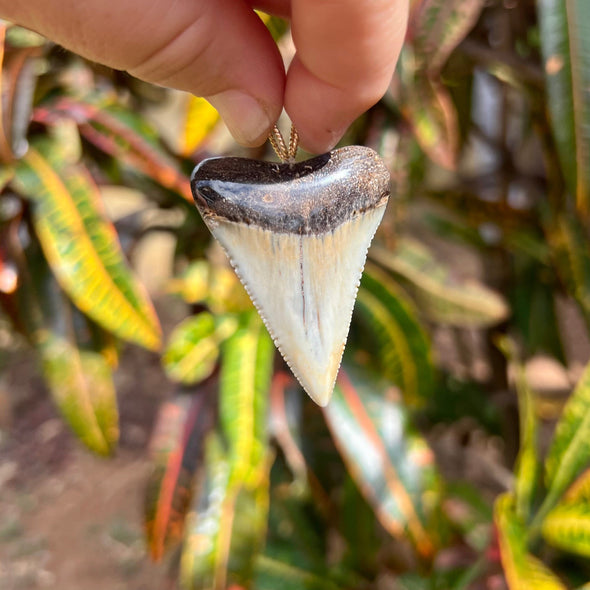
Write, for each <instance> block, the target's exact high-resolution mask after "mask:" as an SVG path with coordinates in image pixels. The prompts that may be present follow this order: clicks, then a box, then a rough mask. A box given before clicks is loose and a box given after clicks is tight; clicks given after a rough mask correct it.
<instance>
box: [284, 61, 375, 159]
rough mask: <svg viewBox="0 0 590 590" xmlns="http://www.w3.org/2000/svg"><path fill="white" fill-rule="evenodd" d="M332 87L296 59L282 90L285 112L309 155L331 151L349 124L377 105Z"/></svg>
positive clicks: (362, 97)
mask: <svg viewBox="0 0 590 590" xmlns="http://www.w3.org/2000/svg"><path fill="white" fill-rule="evenodd" d="M377 100H379V97H377V98H376V99H375V100H373V101H371V100H368V99H367V98H365V97H364V96H359V95H357V96H355V95H354V94H352V93H350V92H347V91H345V90H341V89H339V88H336V87H334V86H331V85H330V84H328V83H327V82H324V81H323V80H320V79H319V78H317V77H316V76H314V75H313V74H312V73H310V72H309V71H308V70H307V69H306V68H305V66H304V65H303V64H302V63H301V61H300V60H299V59H298V58H297V57H295V59H294V60H293V62H292V63H291V67H290V68H289V73H288V76H287V85H286V88H285V110H286V111H287V114H288V115H289V117H290V119H291V121H292V122H293V125H295V128H296V129H297V132H298V134H299V141H300V143H301V146H302V147H303V148H304V149H305V150H306V151H309V152H311V153H317V154H319V153H323V152H326V151H329V150H331V149H332V148H333V147H334V146H335V145H336V144H337V143H338V142H339V141H340V139H341V138H342V136H343V135H344V133H345V132H346V130H347V129H348V127H349V126H350V125H351V123H352V122H353V121H354V120H355V119H356V118H357V117H358V116H360V115H361V114H362V113H363V112H364V111H365V110H366V109H368V108H369V107H370V106H372V103H374V102H377Z"/></svg>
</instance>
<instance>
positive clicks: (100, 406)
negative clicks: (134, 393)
mask: <svg viewBox="0 0 590 590" xmlns="http://www.w3.org/2000/svg"><path fill="white" fill-rule="evenodd" d="M38 348H39V351H40V353H41V359H42V368H43V374H44V376H45V379H46V380H47V384H48V385H49V389H50V390H51V394H52V397H53V400H54V402H55V404H56V405H57V407H58V409H59V411H60V413H61V415H62V416H63V417H64V419H65V420H66V422H67V423H68V424H69V425H70V428H71V429H72V430H73V431H74V433H75V434H76V435H77V436H78V438H79V439H80V440H81V441H82V442H83V443H84V444H85V445H86V446H87V447H88V448H89V449H91V450H93V451H94V452H95V453H98V454H99V455H110V454H111V453H112V452H113V450H114V448H115V446H116V443H117V440H118V438H119V427H118V412H117V397H116V394H115V387H114V384H113V379H112V374H111V368H110V367H109V365H108V363H107V361H106V360H105V358H104V357H103V356H102V354H100V353H99V352H94V351H90V350H80V349H79V348H77V347H76V346H75V345H73V344H72V343H71V342H68V340H66V339H65V338H60V337H58V336H56V335H54V334H46V335H44V336H42V337H41V338H40V342H39V345H38Z"/></svg>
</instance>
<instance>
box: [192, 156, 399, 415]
mask: <svg viewBox="0 0 590 590" xmlns="http://www.w3.org/2000/svg"><path fill="white" fill-rule="evenodd" d="M191 186H192V189H193V195H194V198H195V202H196V204H197V208H198V209H199V211H200V213H201V215H202V217H203V219H204V221H205V223H206V224H207V227H208V228H209V229H210V230H211V232H212V234H213V235H214V236H215V238H216V239H217V240H218V241H219V242H220V243H221V245H222V246H223V248H224V249H225V251H226V253H227V255H228V256H229V258H230V261H231V264H232V266H233V267H234V269H235V271H236V273H237V274H238V276H239V278H240V280H241V281H242V283H243V284H244V286H245V287H246V290H247V291H248V293H249V295H250V297H251V299H252V301H253V302H254V305H255V306H256V308H257V309H258V312H259V313H260V316H261V317H262V319H263V321H264V323H265V324H266V327H267V328H268V331H269V332H270V335H271V336H272V338H273V340H274V342H275V344H276V346H277V348H278V349H279V350H280V352H281V354H282V355H283V357H284V359H285V361H286V362H287V364H288V365H289V367H290V368H291V370H292V371H293V373H294V374H295V376H296V377H297V379H298V380H299V381H300V383H301V385H303V388H304V389H305V390H306V391H307V393H308V394H309V396H310V397H311V398H312V399H313V400H314V401H315V402H316V403H317V404H319V405H320V406H325V405H326V404H327V403H328V401H329V400H330V396H331V394H332V390H333V388H334V382H335V380H336V376H337V374H338V369H339V367H340V362H341V360H342V354H343V352H344V345H345V343H346V338H347V336H348V330H349V327H350V320H351V317H352V310H353V307H354V302H355V299H356V293H357V290H358V285H359V282H360V278H361V274H362V271H363V267H364V265H365V260H366V257H367V250H368V248H369V245H370V243H371V240H372V239H373V236H374V234H375V231H376V230H377V227H378V226H379V223H380V222H381V219H382V217H383V213H384V211H385V206H386V204H387V200H388V198H389V172H388V171H387V168H386V167H385V165H384V164H383V162H382V160H381V159H380V158H379V156H378V155H377V154H376V153H375V152H374V151H373V150H371V149H369V148H365V147H359V146H351V147H345V148H341V149H338V150H334V151H332V152H329V153H327V154H323V155H321V156H317V157H315V158H312V159H311V160H307V161H305V162H299V163H296V164H289V163H283V164H278V163H274V162H261V161H256V160H249V159H246V158H212V159H209V160H205V161H203V162H201V163H200V164H199V165H198V166H197V167H196V168H195V170H194V172H193V175H192V179H191Z"/></svg>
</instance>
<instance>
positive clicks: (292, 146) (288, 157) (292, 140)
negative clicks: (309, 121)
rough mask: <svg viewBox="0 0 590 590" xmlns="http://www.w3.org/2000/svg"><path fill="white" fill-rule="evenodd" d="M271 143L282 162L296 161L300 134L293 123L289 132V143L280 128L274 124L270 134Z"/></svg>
mask: <svg viewBox="0 0 590 590" xmlns="http://www.w3.org/2000/svg"><path fill="white" fill-rule="evenodd" d="M268 140H269V141H270V145H272V148H273V150H274V151H275V153H276V155H277V156H278V157H279V159H280V160H281V161H282V162H294V161H295V156H296V155H297V148H298V147H299V135H298V133H297V129H295V126H294V125H293V124H291V132H290V133H289V143H288V144H287V143H286V142H285V140H284V139H283V134H282V133H281V132H280V130H279V128H278V127H277V126H276V125H274V126H273V128H272V130H271V132H270V135H269V136H268Z"/></svg>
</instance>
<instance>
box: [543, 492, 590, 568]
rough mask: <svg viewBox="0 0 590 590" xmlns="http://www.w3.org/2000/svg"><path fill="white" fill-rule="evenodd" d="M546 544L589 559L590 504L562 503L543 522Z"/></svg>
mask: <svg viewBox="0 0 590 590" xmlns="http://www.w3.org/2000/svg"><path fill="white" fill-rule="evenodd" d="M543 536H544V537H545V540H546V541H547V542H548V543H551V545H554V546H555V547H558V548H559V549H562V550H563V551H569V552H571V553H577V554H578V555H583V556H584V557H590V502H589V501H588V500H586V501H582V502H564V503H561V504H559V505H558V506H556V507H555V508H554V509H553V510H552V511H551V512H549V514H548V515H547V516H546V517H545V519H544V520H543Z"/></svg>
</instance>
